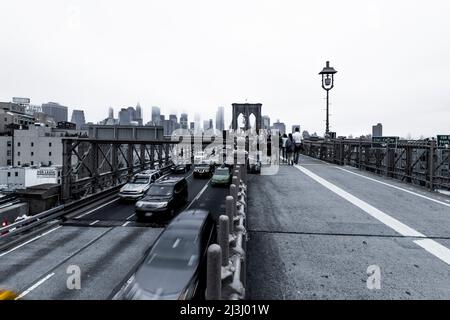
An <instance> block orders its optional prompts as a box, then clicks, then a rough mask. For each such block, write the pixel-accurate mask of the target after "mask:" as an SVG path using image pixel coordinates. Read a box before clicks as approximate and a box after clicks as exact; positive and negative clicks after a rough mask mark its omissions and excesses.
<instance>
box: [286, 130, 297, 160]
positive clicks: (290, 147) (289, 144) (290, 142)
mask: <svg viewBox="0 0 450 320" xmlns="http://www.w3.org/2000/svg"><path fill="white" fill-rule="evenodd" d="M294 151H295V143H294V138H293V137H292V133H289V137H288V139H287V140H286V154H287V162H288V165H290V166H292V165H294V160H293V155H294Z"/></svg>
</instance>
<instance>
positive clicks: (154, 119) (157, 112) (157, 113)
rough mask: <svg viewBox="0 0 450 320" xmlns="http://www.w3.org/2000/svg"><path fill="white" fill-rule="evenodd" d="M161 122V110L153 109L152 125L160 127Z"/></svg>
mask: <svg viewBox="0 0 450 320" xmlns="http://www.w3.org/2000/svg"><path fill="white" fill-rule="evenodd" d="M160 121H161V109H160V108H159V107H156V106H154V107H152V123H153V124H154V125H159V123H160Z"/></svg>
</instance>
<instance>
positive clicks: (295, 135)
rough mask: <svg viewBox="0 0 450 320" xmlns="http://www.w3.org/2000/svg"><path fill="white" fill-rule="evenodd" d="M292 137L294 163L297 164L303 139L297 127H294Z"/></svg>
mask: <svg viewBox="0 0 450 320" xmlns="http://www.w3.org/2000/svg"><path fill="white" fill-rule="evenodd" d="M292 138H293V139H294V143H295V151H294V163H295V164H298V158H299V154H300V151H301V148H302V140H303V137H302V135H301V133H300V128H299V127H297V128H295V132H294V133H293V134H292Z"/></svg>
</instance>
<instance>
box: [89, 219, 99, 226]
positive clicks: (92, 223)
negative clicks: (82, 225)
mask: <svg viewBox="0 0 450 320" xmlns="http://www.w3.org/2000/svg"><path fill="white" fill-rule="evenodd" d="M99 221H100V220H95V221H94V222H91V223H89V225H90V226H93V225H94V224H96V223H97V222H99Z"/></svg>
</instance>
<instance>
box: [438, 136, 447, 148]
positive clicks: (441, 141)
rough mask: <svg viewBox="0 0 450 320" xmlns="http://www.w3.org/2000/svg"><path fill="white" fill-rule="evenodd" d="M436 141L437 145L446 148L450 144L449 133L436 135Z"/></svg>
mask: <svg viewBox="0 0 450 320" xmlns="http://www.w3.org/2000/svg"><path fill="white" fill-rule="evenodd" d="M437 143H438V146H439V147H446V148H448V147H449V146H450V134H447V135H438V136H437Z"/></svg>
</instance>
